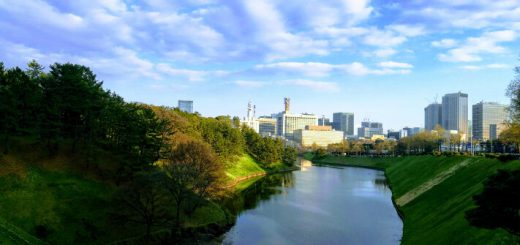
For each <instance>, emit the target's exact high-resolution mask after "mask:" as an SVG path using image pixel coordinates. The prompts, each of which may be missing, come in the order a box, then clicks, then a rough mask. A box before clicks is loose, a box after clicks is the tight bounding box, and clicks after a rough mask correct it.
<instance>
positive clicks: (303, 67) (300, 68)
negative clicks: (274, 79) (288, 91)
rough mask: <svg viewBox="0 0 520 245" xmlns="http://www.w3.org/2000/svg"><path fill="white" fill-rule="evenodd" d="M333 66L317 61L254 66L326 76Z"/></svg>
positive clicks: (256, 67) (313, 75)
mask: <svg viewBox="0 0 520 245" xmlns="http://www.w3.org/2000/svg"><path fill="white" fill-rule="evenodd" d="M334 68H335V67H334V65H331V64H327V63H318V62H279V63H271V64H262V65H256V66H255V69H257V70H271V71H284V72H295V73H301V74H304V75H306V76H312V77H321V76H327V75H329V73H330V72H331V71H332V70H333V69H334Z"/></svg>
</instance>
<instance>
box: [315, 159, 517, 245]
mask: <svg viewBox="0 0 520 245" xmlns="http://www.w3.org/2000/svg"><path fill="white" fill-rule="evenodd" d="M309 157H310V155H307V156H306V158H309ZM466 160H467V161H470V162H469V164H468V165H467V166H465V167H462V168H460V169H458V170H457V171H455V172H454V173H453V175H451V176H450V177H448V178H447V179H446V180H444V181H443V182H441V183H440V184H438V185H436V186H433V187H432V188H431V189H429V190H428V191H426V192H425V193H423V194H422V195H419V196H418V197H417V198H415V199H414V200H412V201H411V202H409V203H407V204H406V205H404V206H402V207H400V210H401V211H402V213H403V214H404V231H403V239H402V243H403V244H518V243H519V242H520V240H519V239H518V238H515V237H513V236H511V235H509V234H508V233H507V232H505V231H503V230H487V229H479V228H475V227H473V226H471V225H470V224H469V223H468V222H467V221H466V219H465V218H464V213H465V211H467V210H469V209H471V208H473V207H474V204H473V200H472V196H473V195H475V194H477V193H480V192H481V191H482V188H483V182H484V180H485V179H486V178H487V177H488V176H490V175H491V174H494V173H495V172H496V171H497V169H520V161H513V162H509V163H503V162H500V161H498V160H495V159H487V158H478V157H475V158H465V157H435V156H410V157H399V158H362V157H360V158H346V157H334V156H328V157H326V158H324V159H321V160H319V161H317V162H318V163H326V164H340V165H350V166H361V167H371V168H384V169H385V171H386V175H387V177H388V181H389V183H390V185H391V187H392V192H393V198H394V199H398V198H399V197H401V196H403V195H404V194H406V193H407V192H408V191H410V190H412V189H414V188H416V187H418V186H420V185H421V184H423V183H425V182H427V181H429V180H431V179H433V178H435V177H436V176H437V175H438V174H439V173H441V172H443V171H446V170H448V169H450V168H451V167H452V166H454V165H456V164H460V163H461V162H463V161H466Z"/></svg>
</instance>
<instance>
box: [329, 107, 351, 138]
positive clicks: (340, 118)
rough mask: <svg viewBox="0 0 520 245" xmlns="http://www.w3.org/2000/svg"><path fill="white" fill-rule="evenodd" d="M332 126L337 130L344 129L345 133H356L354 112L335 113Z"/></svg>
mask: <svg viewBox="0 0 520 245" xmlns="http://www.w3.org/2000/svg"><path fill="white" fill-rule="evenodd" d="M332 128H334V129H335V130H337V131H343V134H344V135H354V113H348V112H335V113H333V114H332Z"/></svg>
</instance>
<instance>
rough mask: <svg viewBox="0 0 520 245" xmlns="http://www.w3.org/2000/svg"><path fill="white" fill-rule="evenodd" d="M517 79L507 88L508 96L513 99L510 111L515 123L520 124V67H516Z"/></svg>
mask: <svg viewBox="0 0 520 245" xmlns="http://www.w3.org/2000/svg"><path fill="white" fill-rule="evenodd" d="M515 74H516V75H515V77H514V78H513V80H512V81H511V83H510V84H509V87H508V88H507V93H506V94H507V96H509V98H511V105H510V107H509V110H510V112H511V116H512V119H513V123H520V66H517V67H515Z"/></svg>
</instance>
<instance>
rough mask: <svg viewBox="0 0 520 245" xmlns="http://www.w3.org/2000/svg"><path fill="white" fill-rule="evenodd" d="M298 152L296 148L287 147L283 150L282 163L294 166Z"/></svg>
mask: <svg viewBox="0 0 520 245" xmlns="http://www.w3.org/2000/svg"><path fill="white" fill-rule="evenodd" d="M297 156H298V151H297V150H296V148H294V147H290V146H287V147H285V148H284V149H283V154H282V162H283V163H284V164H286V165H288V166H293V165H294V163H295V162H296V158H297Z"/></svg>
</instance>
